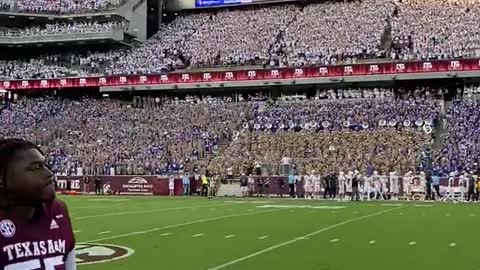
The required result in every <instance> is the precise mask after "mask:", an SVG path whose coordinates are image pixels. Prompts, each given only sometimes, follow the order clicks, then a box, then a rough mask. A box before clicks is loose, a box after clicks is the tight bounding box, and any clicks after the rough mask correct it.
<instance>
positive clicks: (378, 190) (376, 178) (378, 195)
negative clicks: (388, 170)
mask: <svg viewBox="0 0 480 270" xmlns="http://www.w3.org/2000/svg"><path fill="white" fill-rule="evenodd" d="M373 187H374V191H375V197H374V198H375V199H376V200H378V199H383V194H382V181H381V179H380V175H378V172H377V171H375V172H373Z"/></svg>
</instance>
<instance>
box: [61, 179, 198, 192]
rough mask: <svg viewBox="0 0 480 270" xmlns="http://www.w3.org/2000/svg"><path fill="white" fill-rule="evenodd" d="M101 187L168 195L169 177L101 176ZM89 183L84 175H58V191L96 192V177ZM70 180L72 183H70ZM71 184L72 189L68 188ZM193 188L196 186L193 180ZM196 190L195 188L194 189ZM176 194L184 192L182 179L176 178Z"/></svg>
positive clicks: (119, 190)
mask: <svg viewBox="0 0 480 270" xmlns="http://www.w3.org/2000/svg"><path fill="white" fill-rule="evenodd" d="M99 177H100V185H101V186H100V188H101V190H103V192H104V193H105V194H106V193H108V192H109V191H110V192H111V193H113V194H119V195H168V194H169V192H170V190H169V187H168V178H165V177H157V176H121V175H120V176H99ZM89 180H90V182H89V184H85V183H84V181H83V176H71V177H70V176H58V177H57V191H59V192H69V191H70V192H81V193H88V194H93V193H95V183H94V180H95V179H94V177H93V176H89ZM68 182H70V183H68ZM68 185H70V189H68ZM190 186H191V188H192V189H193V188H196V185H195V181H191V184H190ZM193 190H194V189H193ZM174 193H175V195H182V194H183V185H182V179H175V185H174Z"/></svg>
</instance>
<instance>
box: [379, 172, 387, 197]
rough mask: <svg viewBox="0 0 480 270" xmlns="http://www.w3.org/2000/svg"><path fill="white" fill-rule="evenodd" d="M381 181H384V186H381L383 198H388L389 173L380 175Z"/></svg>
mask: <svg viewBox="0 0 480 270" xmlns="http://www.w3.org/2000/svg"><path fill="white" fill-rule="evenodd" d="M380 182H381V183H382V188H381V196H382V199H383V200H384V199H386V198H387V195H388V192H389V190H388V175H382V176H381V177H380Z"/></svg>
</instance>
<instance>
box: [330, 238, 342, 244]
mask: <svg viewBox="0 0 480 270" xmlns="http://www.w3.org/2000/svg"><path fill="white" fill-rule="evenodd" d="M338 241H340V239H338V238H335V239H332V240H330V243H335V242H338Z"/></svg>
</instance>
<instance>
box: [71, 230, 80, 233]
mask: <svg viewBox="0 0 480 270" xmlns="http://www.w3.org/2000/svg"><path fill="white" fill-rule="evenodd" d="M79 232H82V231H80V230H76V231H73V233H79Z"/></svg>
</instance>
